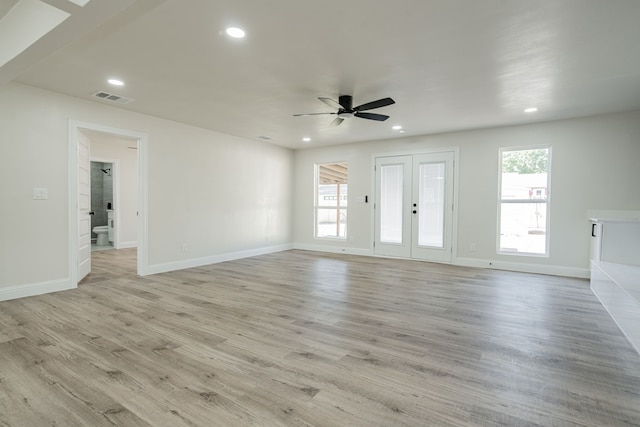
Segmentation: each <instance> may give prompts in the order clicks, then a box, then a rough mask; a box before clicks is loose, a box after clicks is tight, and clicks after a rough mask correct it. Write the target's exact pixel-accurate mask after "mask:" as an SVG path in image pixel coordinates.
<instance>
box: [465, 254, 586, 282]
mask: <svg viewBox="0 0 640 427" xmlns="http://www.w3.org/2000/svg"><path fill="white" fill-rule="evenodd" d="M453 264H454V265H460V266H463V267H479V268H492V269H495V270H508V271H519V272H522V273H537V274H549V275H552V276H566V277H578V278H581V279H588V278H589V276H590V272H589V269H588V268H575V267H562V266H557V265H546V264H527V263H523V262H509V261H498V260H490V259H477V258H455V259H454V260H453Z"/></svg>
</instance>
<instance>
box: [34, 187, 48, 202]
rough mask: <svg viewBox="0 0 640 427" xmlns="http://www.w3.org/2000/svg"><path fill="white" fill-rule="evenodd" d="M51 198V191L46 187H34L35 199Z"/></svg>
mask: <svg viewBox="0 0 640 427" xmlns="http://www.w3.org/2000/svg"><path fill="white" fill-rule="evenodd" d="M48 198H49V193H48V192H47V189H46V188H34V189H33V200H47V199H48Z"/></svg>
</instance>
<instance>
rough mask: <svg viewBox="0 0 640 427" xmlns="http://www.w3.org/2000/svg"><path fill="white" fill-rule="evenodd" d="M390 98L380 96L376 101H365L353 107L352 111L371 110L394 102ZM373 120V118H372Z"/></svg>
mask: <svg viewBox="0 0 640 427" xmlns="http://www.w3.org/2000/svg"><path fill="white" fill-rule="evenodd" d="M395 103H396V101H394V100H393V99H391V98H382V99H378V100H377V101H372V102H367V103H366V104H362V105H358V106H357V107H356V108H354V111H365V110H373V109H374V108H380V107H386V106H387V105H391V104H395ZM373 120H375V119H373Z"/></svg>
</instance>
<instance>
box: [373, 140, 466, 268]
mask: <svg viewBox="0 0 640 427" xmlns="http://www.w3.org/2000/svg"><path fill="white" fill-rule="evenodd" d="M443 152H448V153H453V200H452V202H453V215H452V224H451V227H452V229H451V262H449V263H448V264H453V263H454V262H455V259H456V258H457V255H458V244H457V243H458V187H459V182H460V178H459V176H460V147H436V148H425V149H419V150H402V151H392V152H383V153H373V154H371V188H372V189H373V194H374V197H373V202H374V203H375V204H376V206H377V204H378V203H379V202H378V200H376V198H375V194H376V191H377V188H376V159H377V158H379V157H396V156H413V155H420V154H434V153H443ZM375 222H376V221H375V209H371V214H370V224H371V234H370V236H371V242H370V246H369V251H370V253H371V254H372V256H377V257H381V258H387V256H385V255H376V253H375V239H376V224H375ZM410 259H413V258H410ZM426 262H438V261H426Z"/></svg>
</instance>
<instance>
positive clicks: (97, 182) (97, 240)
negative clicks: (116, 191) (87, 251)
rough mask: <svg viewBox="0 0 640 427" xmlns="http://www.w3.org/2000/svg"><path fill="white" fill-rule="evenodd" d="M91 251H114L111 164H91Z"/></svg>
mask: <svg viewBox="0 0 640 427" xmlns="http://www.w3.org/2000/svg"><path fill="white" fill-rule="evenodd" d="M91 212H92V215H91V250H92V251H102V250H108V249H114V244H113V241H114V235H115V233H114V231H115V230H114V225H115V221H114V218H113V163H103V162H94V161H92V162H91Z"/></svg>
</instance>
